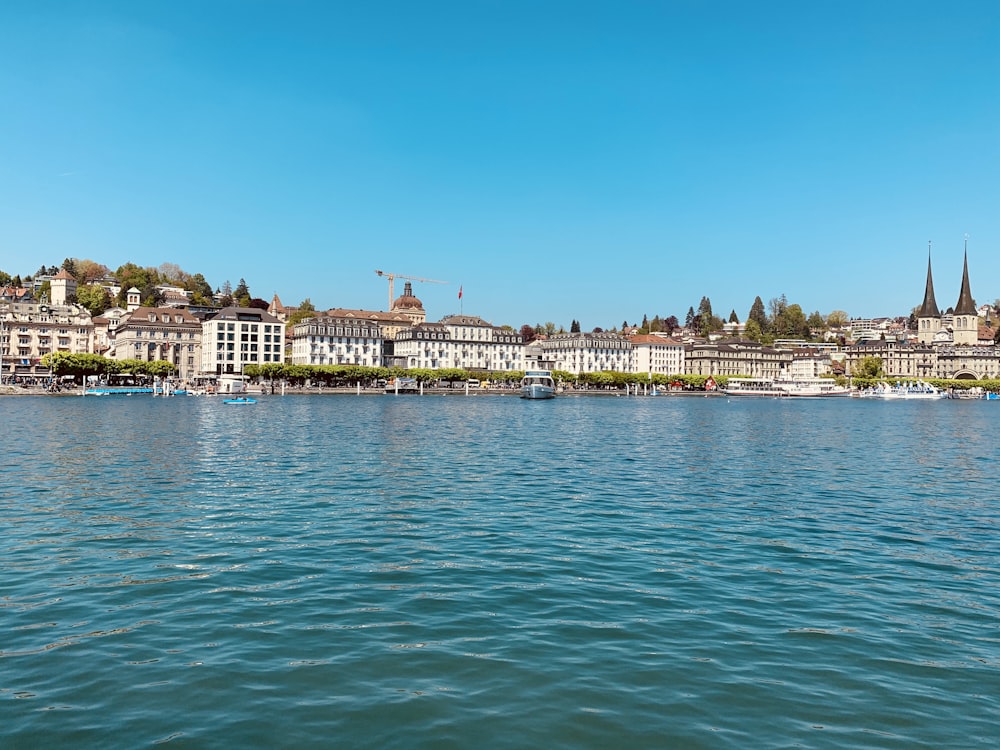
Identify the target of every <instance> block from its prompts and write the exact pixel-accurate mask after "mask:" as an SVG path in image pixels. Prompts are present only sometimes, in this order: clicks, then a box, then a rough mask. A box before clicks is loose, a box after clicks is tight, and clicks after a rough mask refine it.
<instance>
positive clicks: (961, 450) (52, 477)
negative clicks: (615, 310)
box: [0, 396, 1000, 748]
mask: <svg viewBox="0 0 1000 750" xmlns="http://www.w3.org/2000/svg"><path fill="white" fill-rule="evenodd" d="M0 408H2V410H3V414H4V417H5V423H6V427H7V429H6V431H5V433H6V434H5V437H4V444H5V454H4V455H5V458H4V461H3V473H2V475H0V476H2V487H0V511H2V513H0V532H2V548H0V549H2V552H0V618H2V619H0V738H2V740H3V741H2V743H0V744H2V745H3V746H4V747H9V748H36V747H101V748H106V747H123V748H132V747H148V746H150V745H156V744H166V745H169V746H171V747H199V748H203V747H251V746H253V747H309V746H312V747H372V748H526V747H537V748H553V747H567V748H609V747H621V748H665V747H691V748H698V747H704V748H720V747H731V748H747V747H769V748H779V747H829V748H840V747H880V748H882V747H893V748H896V747H898V748H913V747H928V748H942V747H956V748H966V747H992V746H993V745H994V744H995V742H996V739H997V736H998V734H1000V730H998V726H1000V537H998V530H1000V529H998V522H1000V511H998V502H1000V500H998V497H997V484H998V481H997V480H998V479H1000V470H998V466H997V460H996V457H995V455H994V454H995V448H994V446H995V442H996V441H995V432H996V428H995V425H996V424H997V422H998V420H1000V405H996V404H993V403H990V402H933V403H930V402H925V403H919V402H908V403H877V402H871V401H861V400H836V401H832V402H831V401H814V400H813V401H810V400H803V401H798V400H754V399H750V400H746V401H739V400H735V401H732V402H730V401H727V400H726V399H725V398H659V399H656V398H629V399H626V398H561V399H556V400H554V401H550V402H526V401H521V400H520V399H516V398H511V397H491V396H476V397H463V396H448V397H435V396H424V397H392V396H362V397H351V396H313V397H302V396H298V397H296V396H288V397H284V398H282V397H270V398H263V399H261V401H260V403H258V404H257V405H255V406H252V407H227V406H224V405H222V403H221V402H220V401H218V400H212V399H195V398H174V399H153V398H150V397H134V398H117V397H110V398H92V399H86V398H31V397H16V398H13V397H12V398H5V399H2V400H0Z"/></svg>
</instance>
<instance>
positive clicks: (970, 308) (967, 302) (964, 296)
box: [955, 237, 977, 315]
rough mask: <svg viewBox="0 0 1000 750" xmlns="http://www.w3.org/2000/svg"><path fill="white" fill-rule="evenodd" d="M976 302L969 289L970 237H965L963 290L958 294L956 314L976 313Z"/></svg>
mask: <svg viewBox="0 0 1000 750" xmlns="http://www.w3.org/2000/svg"><path fill="white" fill-rule="evenodd" d="M976 314H977V313H976V303H975V301H974V300H973V299H972V292H971V291H970V290H969V238H968V237H966V238H965V263H964V266H963V268H962V291H961V292H959V294H958V304H957V305H955V315H976Z"/></svg>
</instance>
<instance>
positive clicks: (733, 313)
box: [729, 310, 740, 324]
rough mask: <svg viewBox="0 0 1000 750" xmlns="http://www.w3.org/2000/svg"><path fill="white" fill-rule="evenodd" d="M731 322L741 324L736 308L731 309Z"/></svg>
mask: <svg viewBox="0 0 1000 750" xmlns="http://www.w3.org/2000/svg"><path fill="white" fill-rule="evenodd" d="M729 322H730V323H736V324H739V322H740V319H739V318H738V317H736V310H731V311H730V313H729Z"/></svg>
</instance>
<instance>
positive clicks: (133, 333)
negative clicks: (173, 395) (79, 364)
mask: <svg viewBox="0 0 1000 750" xmlns="http://www.w3.org/2000/svg"><path fill="white" fill-rule="evenodd" d="M107 337H108V351H107V353H106V354H105V356H106V357H108V358H109V359H117V360H119V361H120V360H126V359H138V360H141V361H143V362H158V361H159V362H169V363H170V364H172V365H173V366H174V367H176V368H177V374H178V377H180V378H181V379H182V380H187V381H193V380H194V378H195V377H196V376H197V375H198V373H199V370H200V368H201V337H202V326H201V321H200V320H198V319H197V318H196V317H194V316H193V315H192V314H191V313H189V312H188V311H187V310H183V309H180V308H176V307H139V308H136V309H135V310H133V311H131V312H128V313H126V314H125V315H123V316H122V317H121V319H120V320H119V322H118V324H117V326H115V327H114V328H111V327H109V328H108V330H107Z"/></svg>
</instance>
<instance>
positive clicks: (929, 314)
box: [917, 241, 979, 346]
mask: <svg viewBox="0 0 1000 750" xmlns="http://www.w3.org/2000/svg"><path fill="white" fill-rule="evenodd" d="M949 318H950V320H951V326H950V328H949V326H948V325H947V323H948V319H949ZM917 340H918V341H919V342H920V343H921V344H954V345H959V346H961V345H968V346H975V345H976V344H978V343H979V314H978V313H977V312H976V303H975V300H973V299H972V292H971V291H970V290H969V249H968V241H966V248H965V261H964V265H963V268H962V289H961V291H960V292H959V294H958V304H957V305H955V308H954V311H953V312H952V313H951V314H950V315H942V314H941V311H940V310H938V306H937V302H936V301H935V299H934V279H933V277H932V276H931V250H930V243H928V245H927V286H926V288H925V289H924V303H923V304H922V305H921V306H920V310H919V312H917Z"/></svg>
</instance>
